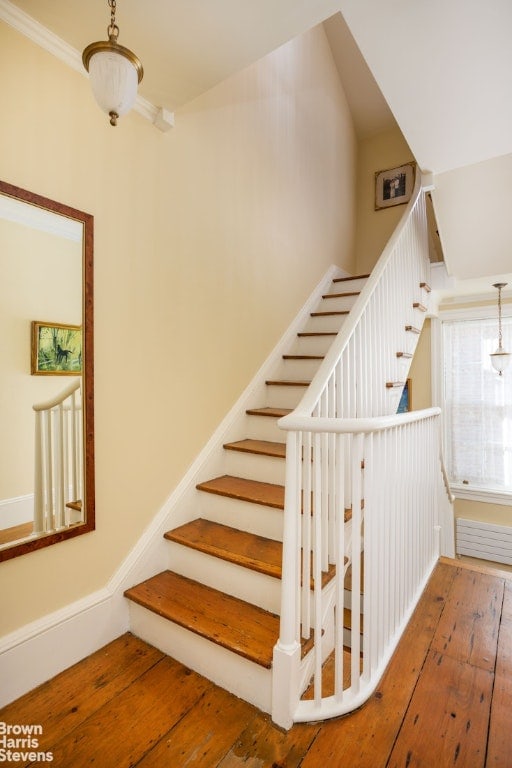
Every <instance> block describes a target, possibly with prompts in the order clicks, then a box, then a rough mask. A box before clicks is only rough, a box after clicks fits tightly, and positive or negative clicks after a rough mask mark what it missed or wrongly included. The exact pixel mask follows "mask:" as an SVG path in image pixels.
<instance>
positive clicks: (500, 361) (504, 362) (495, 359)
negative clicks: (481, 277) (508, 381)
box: [491, 283, 510, 376]
mask: <svg viewBox="0 0 512 768" xmlns="http://www.w3.org/2000/svg"><path fill="white" fill-rule="evenodd" d="M506 285H507V283H493V288H497V289H498V349H497V350H496V352H493V353H492V354H491V363H492V366H493V368H494V370H496V371H497V372H498V375H499V376H503V371H504V370H505V368H506V367H507V366H508V364H509V363H510V352H505V350H504V349H503V333H502V330H501V291H502V290H503V288H505V286H506Z"/></svg>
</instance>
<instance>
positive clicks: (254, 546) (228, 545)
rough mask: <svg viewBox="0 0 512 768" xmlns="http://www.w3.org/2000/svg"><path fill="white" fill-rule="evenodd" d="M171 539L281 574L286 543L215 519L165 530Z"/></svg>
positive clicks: (239, 563) (268, 573)
mask: <svg viewBox="0 0 512 768" xmlns="http://www.w3.org/2000/svg"><path fill="white" fill-rule="evenodd" d="M164 536H165V538H166V539H168V540H169V541H174V542H176V543H178V544H182V545H183V546H185V547H190V548H191V549H195V550H197V551H200V552H205V553H207V554H209V555H213V556H214V557H218V558H220V559H221V560H227V561H228V562H230V563H235V564H236V565H241V566H242V567H244V568H249V569H251V570H253V571H257V572H258V573H264V574H266V575H267V576H272V577H274V578H277V579H280V578H281V568H282V554H283V545H282V543H281V542H280V541H274V540H273V539H267V538H264V537H263V536H257V535H256V534H253V533H247V531H241V530H238V529H237V528H230V527H229V526H227V525H222V524H220V523H214V522H212V521H211V520H203V519H198V520H193V521H192V522H190V523H185V524H184V525H181V526H179V528H175V529H174V530H172V531H168V532H167V533H166V534H164Z"/></svg>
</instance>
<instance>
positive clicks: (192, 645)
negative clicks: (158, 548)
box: [125, 275, 368, 712]
mask: <svg viewBox="0 0 512 768" xmlns="http://www.w3.org/2000/svg"><path fill="white" fill-rule="evenodd" d="M367 278H368V275H363V276H358V277H352V278H335V279H334V280H333V281H332V284H331V288H330V290H329V291H328V292H327V293H324V294H323V295H322V297H321V299H320V301H319V303H318V306H317V308H316V309H315V310H314V311H312V312H311V313H310V316H309V318H308V320H307V322H306V324H305V327H304V328H303V330H301V331H300V332H299V333H298V334H297V338H296V340H295V342H294V343H293V345H292V348H291V349H290V351H289V353H287V354H284V355H283V356H282V360H281V361H280V364H279V367H278V368H277V370H276V371H275V375H274V376H272V377H271V378H269V379H267V380H266V385H265V389H266V397H265V400H264V401H263V402H261V401H260V402H255V403H254V407H249V408H247V409H246V412H245V414H244V415H243V419H242V420H241V424H242V426H241V427H240V429H241V430H242V429H243V430H244V431H243V433H241V434H240V436H239V438H240V439H235V440H233V441H230V442H226V443H225V444H224V446H223V449H222V453H223V456H222V458H221V460H220V466H222V467H223V469H224V470H225V471H224V472H222V473H221V474H219V475H218V476H215V477H213V478H208V479H204V480H203V481H202V482H199V483H198V484H197V486H196V488H197V497H196V502H195V503H196V508H197V512H196V513H195V514H196V515H197V516H196V517H195V518H194V517H192V515H193V514H194V512H193V511H192V510H191V513H190V516H191V519H190V520H189V521H187V522H185V523H184V524H182V525H179V526H178V527H176V528H174V529H173V530H170V531H168V532H166V533H165V539H166V540H167V542H168V547H169V562H170V563H171V564H172V571H171V570H166V571H163V572H162V573H159V574H157V575H155V576H153V577H151V578H149V579H147V580H145V581H143V582H142V583H140V584H138V585H137V586H134V587H132V588H130V589H128V590H126V592H125V596H126V597H127V598H129V600H130V601H131V607H130V614H131V628H132V631H133V632H134V633H135V634H137V635H139V636H140V637H143V638H144V639H145V640H146V641H148V642H150V643H152V644H154V645H156V646H157V647H159V648H160V649H161V650H163V651H165V652H166V653H168V654H169V655H172V656H173V657H175V658H178V659H179V660H180V661H182V662H183V663H185V664H187V665H188V666H190V667H191V668H194V669H196V670H197V671H199V672H201V673H202V674H204V675H206V676H207V677H208V678H210V679H212V680H213V681H214V682H217V683H218V684H219V685H222V686H224V687H225V688H228V689H229V690H230V691H232V692H233V693H235V694H237V695H238V696H240V697H242V698H244V699H245V700H247V701H250V702H251V703H253V704H255V705H256V706H257V707H259V708H260V709H262V710H264V711H266V712H271V709H272V677H271V668H272V657H273V649H274V646H275V645H276V642H277V640H278V637H279V611H280V601H281V589H280V579H281V570H282V543H281V542H282V512H283V509H284V481H285V457H286V445H285V442H284V441H283V433H282V432H281V431H280V430H279V428H278V427H277V421H278V420H279V419H280V418H282V417H283V416H285V415H287V414H289V413H291V412H292V410H293V409H294V408H295V407H296V405H297V404H298V402H299V401H300V399H301V398H302V396H303V394H304V391H305V390H306V388H307V387H308V385H309V382H310V381H311V379H312V378H313V376H314V374H315V372H316V370H317V368H318V366H319V364H320V363H321V361H322V360H323V359H324V357H325V354H326V353H327V351H328V349H329V347H330V345H331V343H332V341H333V339H334V338H335V337H336V336H337V334H338V332H339V330H340V328H341V327H342V325H343V323H344V321H345V319H346V317H347V316H348V314H349V311H350V308H351V306H352V305H353V303H354V301H355V300H356V298H357V297H358V295H359V293H360V291H361V289H362V287H363V286H364V284H365V283H366V280H367ZM350 517H351V511H350V510H346V511H345V521H346V523H348V522H349V520H350ZM333 570H334V569H333V568H331V569H329V570H327V571H326V573H325V574H323V576H322V580H323V582H324V583H326V582H327V581H328V580H329V579H330V578H331V576H332V573H333ZM312 586H313V584H312ZM345 618H346V623H347V624H349V621H350V616H349V615H348V614H346V615H345ZM347 631H348V636H349V629H347ZM310 646H311V641H308V642H303V648H302V654H303V655H305V654H306V653H307V652H308V648H309V647H310Z"/></svg>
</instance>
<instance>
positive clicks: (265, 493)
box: [196, 475, 284, 509]
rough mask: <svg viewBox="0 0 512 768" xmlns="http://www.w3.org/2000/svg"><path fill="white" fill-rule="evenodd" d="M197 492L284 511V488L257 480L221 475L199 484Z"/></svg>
mask: <svg viewBox="0 0 512 768" xmlns="http://www.w3.org/2000/svg"><path fill="white" fill-rule="evenodd" d="M196 488H197V489H198V490H199V491H206V492H207V493H214V494H217V495H219V496H227V497H228V498H231V499H238V500H239V501H249V502H252V503H253V504H262V505H264V506H267V507H273V508H274V509H284V486H282V485H275V484H274V483H262V482H260V481H258V480H248V479H246V478H244V477H233V476H232V475H222V476H221V477H215V478H213V479H212V480H207V481H206V482H204V483H199V484H198V485H197V486H196Z"/></svg>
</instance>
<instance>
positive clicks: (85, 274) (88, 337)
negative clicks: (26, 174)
mask: <svg viewBox="0 0 512 768" xmlns="http://www.w3.org/2000/svg"><path fill="white" fill-rule="evenodd" d="M0 195H5V196H7V197H12V198H15V199H17V200H20V201H22V202H26V203H28V204H30V205H34V206H36V207H38V208H43V209H44V210H47V211H52V212H54V213H57V214H60V215H61V216H66V217H67V218H69V219H74V220H75V221H79V222H81V223H82V225H83V240H82V322H83V368H82V387H83V394H82V402H83V405H84V414H83V435H84V496H85V499H84V502H85V510H84V514H85V522H84V523H82V524H81V525H78V526H75V527H72V528H69V529H66V530H62V531H57V532H54V533H48V534H43V535H41V536H39V537H34V538H27V539H25V540H22V541H20V542H18V543H14V544H12V545H11V546H6V547H4V548H2V549H0V562H2V561H4V560H10V559H11V558H13V557H19V556H20V555H25V554H27V553H29V552H34V551H36V550H39V549H43V548H44V547H49V546H51V545H52V544H57V543H58V542H60V541H65V540H66V539H71V538H74V537H75V536H81V535H82V534H84V533H88V532H89V531H92V530H94V528H95V472H94V332H93V331H94V317H93V250H94V218H93V216H92V215H91V214H89V213H84V212H83V211H79V210H77V209H76V208H71V207H70V206H68V205H64V204H63V203H58V202H56V201H55V200H50V199H48V198H46V197H42V196H41V195H37V194H35V193H34V192H29V191H28V190H26V189H21V188H20V187H16V186H13V185H12V184H8V183H7V182H4V181H0Z"/></svg>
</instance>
